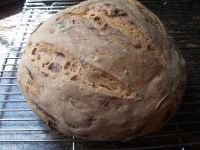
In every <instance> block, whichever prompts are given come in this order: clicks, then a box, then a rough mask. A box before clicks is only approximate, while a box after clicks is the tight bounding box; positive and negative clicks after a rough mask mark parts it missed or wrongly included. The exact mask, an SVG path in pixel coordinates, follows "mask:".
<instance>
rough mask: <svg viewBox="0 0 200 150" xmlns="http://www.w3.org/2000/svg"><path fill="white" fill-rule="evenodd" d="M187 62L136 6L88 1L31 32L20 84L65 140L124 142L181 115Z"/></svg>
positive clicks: (128, 1) (128, 0)
mask: <svg viewBox="0 0 200 150" xmlns="http://www.w3.org/2000/svg"><path fill="white" fill-rule="evenodd" d="M185 80H186V69H185V61H184V59H183V58H182V55H181V54H180V53H178V51H177V48H176V46H175V45H174V43H173V41H172V40H171V38H170V37H169V36H168V35H167V34H166V31H165V29H164V26H163V24H162V23H161V21H160V20H159V18H158V17H157V16H155V15H154V14H153V13H152V12H151V11H150V10H148V9H147V8H145V7H144V6H143V5H142V4H141V3H139V2H137V1H135V0H123V1H122V0H110V1H109V2H108V1H106V0H89V1H86V2H83V3H81V4H79V5H77V6H74V7H71V8H69V9H66V10H63V11H61V12H59V13H57V14H56V15H55V16H53V17H51V18H50V19H49V20H47V21H45V22H44V23H43V24H42V25H41V26H40V27H39V28H38V29H36V31H34V32H33V34H32V36H31V38H30V40H29V44H28V45H27V47H26V50H25V54H24V56H23V57H22V60H21V62H20V65H19V70H18V82H19V83H20V86H21V89H22V91H23V93H24V95H25V98H26V100H27V101H28V103H29V104H30V106H31V107H32V108H33V110H34V111H35V112H36V113H38V115H39V116H40V117H41V118H42V119H43V120H45V122H47V123H49V124H50V125H51V126H53V127H54V128H56V129H58V130H59V131H61V132H63V133H64V134H66V135H74V136H77V137H81V138H85V139H90V140H125V139H129V138H133V137H134V136H137V135H144V134H147V133H150V132H152V131H155V130H157V129H158V128H160V127H161V126H162V125H163V124H164V123H165V122H166V121H167V120H168V118H169V117H170V116H171V115H172V114H174V112H175V111H176V110H177V108H178V106H179V104H180V101H181V99H182V96H183V91H184V86H185Z"/></svg>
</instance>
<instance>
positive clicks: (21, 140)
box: [0, 0, 200, 150]
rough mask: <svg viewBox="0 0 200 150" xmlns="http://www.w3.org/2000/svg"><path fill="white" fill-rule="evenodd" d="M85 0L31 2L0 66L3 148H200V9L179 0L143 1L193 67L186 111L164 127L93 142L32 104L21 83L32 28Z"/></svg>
mask: <svg viewBox="0 0 200 150" xmlns="http://www.w3.org/2000/svg"><path fill="white" fill-rule="evenodd" d="M79 2H80V1H79V0H27V1H26V3H25V5H24V8H23V12H22V17H21V21H20V23H19V25H18V28H17V30H16V32H14V36H13V39H12V41H11V43H10V52H9V53H8V54H6V56H5V58H4V63H3V65H2V66H1V67H0V149H1V150H4V149H19V150H26V149H30V150H32V149H37V150H44V149H46V150H55V149H56V150H63V149H65V150H66V149H67V150H68V149H69V150H70V149H72V150H94V149H102V150H155V149H162V150H169V149H170V150H199V149H200V100H199V98H200V69H199V67H198V66H199V65H200V59H199V58H200V40H199V39H200V11H194V10H193V9H192V7H191V5H188V4H185V3H181V2H177V1H172V0H168V1H162V3H161V2H160V1H157V0H151V1H149V0H141V2H143V3H144V4H145V5H146V6H147V7H149V8H150V9H151V10H153V11H154V12H155V13H156V14H157V15H158V16H159V17H160V18H161V20H162V21H163V22H164V24H165V25H166V27H167V29H168V33H169V34H170V35H172V36H173V37H174V38H175V39H176V41H177V43H178V46H179V48H180V49H181V50H182V52H183V55H184V57H185V59H186V60H187V66H188V72H189V77H188V83H187V89H186V95H185V97H184V100H183V103H182V105H181V107H180V110H179V111H178V112H177V113H176V115H175V116H174V117H173V118H172V119H171V121H170V122H169V123H168V124H167V125H165V127H164V128H163V129H161V130H160V131H158V132H156V133H154V134H151V135H148V136H144V137H138V138H136V139H135V140H133V141H129V142H124V143H120V142H117V143H116V142H87V141H81V140H78V139H75V138H71V137H65V136H63V135H62V134H60V133H58V132H56V131H53V130H50V129H49V127H47V126H46V125H45V124H44V122H42V121H41V120H40V119H39V118H38V117H37V116H36V115H35V114H34V113H33V112H32V111H31V109H30V108H29V107H28V105H27V104H26V102H25V100H24V97H23V96H22V94H21V91H20V90H19V87H18V85H17V82H16V71H17V67H18V63H19V61H20V58H21V55H22V53H23V48H24V46H25V45H26V41H27V38H28V37H29V34H30V33H31V32H32V30H33V29H34V28H35V27H36V26H37V25H38V24H39V23H40V22H42V21H43V20H45V19H47V18H48V17H50V16H51V15H52V14H54V13H56V12H57V11H59V10H62V9H64V8H66V7H68V6H71V5H75V4H77V3H79Z"/></svg>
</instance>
